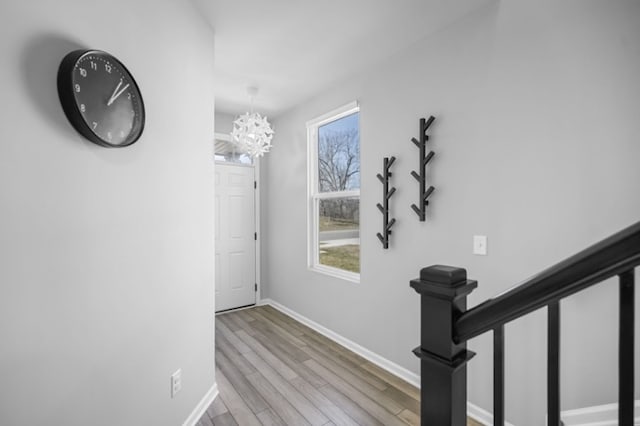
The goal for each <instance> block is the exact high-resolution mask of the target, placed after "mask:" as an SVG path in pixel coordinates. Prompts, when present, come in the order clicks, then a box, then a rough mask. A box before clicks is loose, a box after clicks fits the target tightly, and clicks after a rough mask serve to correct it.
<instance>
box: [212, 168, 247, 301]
mask: <svg viewBox="0 0 640 426" xmlns="http://www.w3.org/2000/svg"><path fill="white" fill-rule="evenodd" d="M253 182H254V169H253V168H252V167H243V166H231V165H223V164H216V188H215V189H216V197H215V199H216V203H217V204H216V208H215V211H216V214H217V219H216V237H215V239H216V311H221V310H225V309H232V308H237V307H240V306H246V305H251V304H254V303H255V302H256V292H255V287H254V286H255V282H256V279H255V276H256V241H255V238H254V232H255V198H254V197H255V190H254V186H253Z"/></svg>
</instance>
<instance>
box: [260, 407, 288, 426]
mask: <svg viewBox="0 0 640 426" xmlns="http://www.w3.org/2000/svg"><path fill="white" fill-rule="evenodd" d="M258 418H259V419H260V421H261V422H262V424H263V425H264V426H287V425H285V424H284V423H283V422H282V419H281V418H280V417H278V415H277V414H276V413H274V412H273V410H272V409H270V408H267V409H266V410H264V411H261V412H259V413H258Z"/></svg>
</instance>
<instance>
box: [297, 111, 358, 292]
mask: <svg viewBox="0 0 640 426" xmlns="http://www.w3.org/2000/svg"><path fill="white" fill-rule="evenodd" d="M355 113H360V105H359V103H358V102H357V101H354V102H350V103H348V104H346V105H343V106H341V107H340V108H336V109H334V110H333V111H330V112H328V113H326V114H323V115H321V116H320V117H316V118H314V119H313V120H309V121H307V266H308V269H309V270H311V271H314V272H319V273H322V274H326V275H330V276H333V277H336V278H340V279H343V280H346V281H351V282H354V283H359V282H360V273H356V272H351V271H347V270H344V269H340V268H336V267H333V266H328V265H323V264H321V263H320V250H319V235H318V234H319V229H320V226H319V224H320V217H319V210H320V209H319V204H320V200H326V199H336V198H358V202H360V189H358V190H349V191H335V192H320V190H319V186H320V185H319V179H320V175H319V170H318V129H319V128H320V127H321V126H323V125H325V124H327V123H330V122H332V121H336V120H339V119H341V118H344V117H346V116H349V115H352V114H355ZM358 131H359V129H358ZM358 143H360V141H358ZM361 182H362V181H361ZM360 266H362V263H360Z"/></svg>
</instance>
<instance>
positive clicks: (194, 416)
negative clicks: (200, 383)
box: [182, 382, 218, 426]
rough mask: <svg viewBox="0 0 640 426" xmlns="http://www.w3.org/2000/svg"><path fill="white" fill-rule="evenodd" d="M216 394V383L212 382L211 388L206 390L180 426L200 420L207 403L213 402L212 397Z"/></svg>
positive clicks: (189, 424) (189, 425) (193, 423)
mask: <svg viewBox="0 0 640 426" xmlns="http://www.w3.org/2000/svg"><path fill="white" fill-rule="evenodd" d="M217 396H218V383H217V382H214V383H213V386H211V389H209V390H208V391H207V393H206V394H205V395H204V397H203V398H202V399H201V400H200V402H199V403H198V405H197V406H196V408H194V409H193V411H192V412H191V414H190V415H189V417H188V418H187V420H185V421H184V423H183V424H182V426H195V425H196V423H198V420H200V417H202V415H203V414H204V413H205V411H207V408H209V405H211V403H212V402H213V400H214V399H216V397H217Z"/></svg>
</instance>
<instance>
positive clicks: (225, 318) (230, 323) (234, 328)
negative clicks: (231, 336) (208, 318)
mask: <svg viewBox="0 0 640 426" xmlns="http://www.w3.org/2000/svg"><path fill="white" fill-rule="evenodd" d="M216 319H217V320H219V321H222V322H223V323H224V325H226V326H227V327H229V330H231V331H233V332H234V333H235V332H236V331H238V330H242V328H241V327H240V326H239V325H238V324H236V323H235V322H233V321H231V319H230V318H229V313H224V314H218V315H216Z"/></svg>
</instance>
